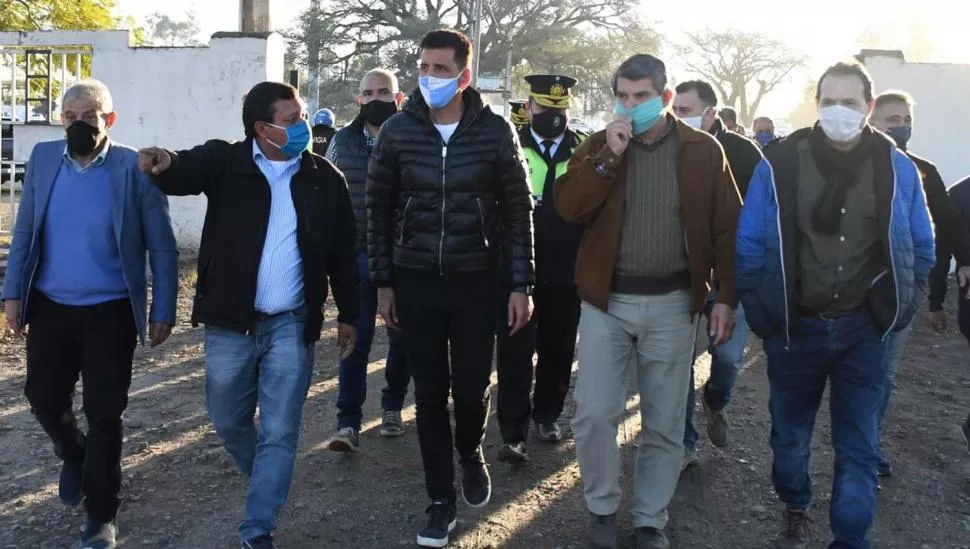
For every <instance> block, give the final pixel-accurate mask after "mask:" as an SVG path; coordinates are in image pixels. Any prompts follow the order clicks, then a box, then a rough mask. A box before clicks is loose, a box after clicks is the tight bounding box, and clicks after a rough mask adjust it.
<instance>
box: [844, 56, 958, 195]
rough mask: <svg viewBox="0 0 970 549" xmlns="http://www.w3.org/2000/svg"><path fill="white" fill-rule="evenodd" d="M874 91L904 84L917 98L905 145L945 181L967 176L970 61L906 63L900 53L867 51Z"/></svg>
mask: <svg viewBox="0 0 970 549" xmlns="http://www.w3.org/2000/svg"><path fill="white" fill-rule="evenodd" d="M862 62H863V63H864V64H865V65H866V67H867V68H868V69H869V71H870V72H871V73H872V79H873V82H874V84H875V90H874V91H875V93H877V94H878V93H880V92H883V91H885V90H888V89H902V90H904V91H906V92H908V93H909V94H910V95H912V96H913V98H914V99H915V100H916V107H915V108H914V113H913V138H912V141H910V145H909V149H910V150H911V151H913V152H914V153H915V154H918V155H920V156H922V157H924V158H926V159H928V160H930V161H932V162H934V163H935V164H936V165H937V167H939V169H940V173H941V174H942V175H943V181H945V182H946V184H947V186H949V185H953V184H954V183H957V182H959V181H961V180H962V179H963V178H965V177H967V176H970V154H968V148H967V142H966V139H964V138H963V136H964V135H965V133H966V132H967V128H968V127H970V109H966V108H963V106H964V105H965V104H966V99H967V94H968V93H970V65H957V64H949V63H908V62H906V61H905V60H903V59H901V58H900V56H898V55H891V54H888V53H887V54H885V55H878V54H876V55H869V56H866V57H863V58H862Z"/></svg>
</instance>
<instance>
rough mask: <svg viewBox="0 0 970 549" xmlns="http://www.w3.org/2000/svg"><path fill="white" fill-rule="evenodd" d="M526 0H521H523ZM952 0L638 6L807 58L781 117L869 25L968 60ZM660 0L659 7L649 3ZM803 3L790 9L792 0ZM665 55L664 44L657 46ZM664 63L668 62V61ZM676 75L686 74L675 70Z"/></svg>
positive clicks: (281, 7) (209, 27) (681, 24)
mask: <svg viewBox="0 0 970 549" xmlns="http://www.w3.org/2000/svg"><path fill="white" fill-rule="evenodd" d="M525 1H528V0H525ZM272 2H273V5H272V17H273V21H272V23H273V25H274V27H277V28H289V27H291V26H292V25H293V22H294V20H295V18H296V17H297V16H298V15H299V13H300V12H301V11H302V10H303V9H305V8H307V7H309V5H310V2H311V0H272ZM118 4H119V11H120V12H121V14H122V15H132V16H134V17H135V18H136V20H138V21H139V22H143V21H144V17H145V16H147V15H148V14H150V13H152V12H154V11H161V12H163V13H167V14H168V15H170V16H171V17H174V18H177V19H180V18H183V17H184V14H185V13H186V12H187V11H189V10H194V11H195V14H196V17H197V20H198V23H199V27H200V29H201V31H202V35H203V37H208V36H209V35H211V34H212V33H214V32H217V31H234V30H238V25H239V0H204V1H199V0H165V2H155V1H151V0H119V1H118ZM961 4H963V2H959V1H957V0H918V1H917V2H913V1H912V0H814V1H813V2H810V3H809V2H805V3H802V2H794V1H793V0H691V1H690V2H683V3H670V2H663V3H660V2H651V1H648V0H642V4H641V6H642V7H641V11H642V13H643V14H644V15H645V16H647V18H648V19H650V20H652V21H655V22H657V29H658V30H659V31H661V33H663V34H664V35H665V36H666V37H669V39H671V40H677V39H679V34H680V32H681V31H682V30H699V29H702V28H704V27H708V26H717V27H732V28H736V29H740V30H745V31H756V32H761V33H764V34H767V35H770V36H772V37H774V38H776V39H778V40H780V41H782V42H784V43H786V44H787V45H788V46H789V47H790V48H792V49H794V50H796V51H798V52H799V53H803V54H805V55H807V56H808V57H809V58H810V64H809V67H808V69H807V70H806V71H803V72H802V73H801V74H798V75H796V76H795V77H794V79H793V81H792V82H791V84H789V85H787V86H785V87H784V88H783V89H780V90H779V91H777V92H775V93H773V94H771V95H769V96H767V98H766V99H765V101H764V102H763V103H762V108H761V110H760V114H764V115H768V116H773V117H783V116H785V115H787V114H788V112H789V111H791V109H792V108H793V107H794V106H795V105H796V104H797V103H798V102H799V101H800V100H801V93H802V91H803V90H804V87H805V84H806V83H807V82H808V81H809V79H814V78H816V77H817V75H818V73H820V72H821V71H822V70H823V69H824V67H825V66H827V65H829V64H831V63H833V62H835V61H838V60H840V59H845V58H847V57H849V56H851V55H854V54H856V53H858V51H859V45H858V44H857V38H858V37H859V36H860V35H861V34H862V33H863V31H864V30H866V27H869V26H871V27H873V28H875V29H876V30H878V31H880V32H881V33H885V34H886V35H887V36H889V37H891V36H898V37H899V44H882V45H881V46H884V47H893V48H894V49H902V50H904V53H905V50H906V47H907V45H908V42H909V40H910V38H909V33H910V29H911V28H913V27H914V26H916V27H919V28H920V29H921V30H923V31H924V32H925V34H926V35H927V36H928V37H929V38H930V39H931V40H932V41H933V42H934V44H935V46H936V52H937V53H936V55H935V56H934V57H933V58H931V59H928V61H934V62H964V63H970V48H968V47H967V45H966V38H965V37H964V36H965V28H966V23H965V22H966V20H967V15H970V8H963V7H959V6H961ZM656 5H662V6H663V9H662V10H661V11H656V10H655V9H654V8H653V6H656ZM796 5H798V6H805V7H803V8H802V9H793V8H794V6H796ZM664 53H665V54H666V55H665V57H668V59H670V61H673V59H672V58H671V54H670V53H669V52H664ZM669 64H670V65H671V69H672V70H677V69H676V63H669ZM677 76H678V79H680V80H683V79H685V78H686V77H688V76H690V75H686V74H684V75H680V74H678V75H677Z"/></svg>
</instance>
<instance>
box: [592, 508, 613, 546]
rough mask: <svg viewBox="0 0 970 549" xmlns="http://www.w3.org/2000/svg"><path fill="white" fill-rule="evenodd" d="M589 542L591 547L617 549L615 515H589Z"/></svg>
mask: <svg viewBox="0 0 970 549" xmlns="http://www.w3.org/2000/svg"><path fill="white" fill-rule="evenodd" d="M589 543H590V546H592V547H593V549H618V547H619V546H620V545H619V543H618V541H617V535H616V515H595V514H593V515H591V516H590V524H589Z"/></svg>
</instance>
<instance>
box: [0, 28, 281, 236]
mask: <svg viewBox="0 0 970 549" xmlns="http://www.w3.org/2000/svg"><path fill="white" fill-rule="evenodd" d="M65 44H86V45H91V46H92V48H93V55H92V63H91V64H92V67H91V72H92V76H93V77H94V78H97V79H98V80H100V81H102V82H104V83H105V84H106V85H107V86H108V88H109V89H110V90H111V93H112V96H113V98H114V106H115V111H116V112H117V113H118V122H117V124H116V125H115V127H114V128H113V129H112V131H111V137H112V139H114V140H115V141H118V142H120V143H124V144H126V145H129V146H132V147H144V146H148V145H159V146H162V147H166V148H170V149H179V148H188V147H192V146H194V145H197V144H200V143H202V142H204V141H206V140H208V139H217V138H218V139H229V140H234V139H241V138H242V137H243V127H242V102H243V97H244V96H245V95H246V92H248V91H249V89H250V88H251V87H252V86H253V85H255V84H257V83H259V82H263V81H266V80H275V81H282V80H283V79H284V74H283V72H284V71H283V51H284V45H283V39H282V37H281V36H280V35H278V34H269V35H241V34H239V33H217V34H216V35H213V37H212V40H211V41H210V43H209V45H208V46H204V47H197V48H154V47H152V48H132V47H130V46H129V33H128V31H50V32H31V33H16V32H0V45H17V46H58V45H65ZM14 135H15V152H14V155H15V158H16V159H17V160H26V159H27V158H28V156H29V153H30V149H31V148H33V144H34V143H36V142H37V141H42V140H47V139H58V138H60V137H61V136H63V128H62V127H60V126H57V125H54V126H27V125H24V126H17V127H16V128H15V130H14ZM170 206H171V213H172V223H173V225H174V227H175V233H176V237H177V238H178V240H179V244H180V245H181V246H183V247H185V248H190V249H194V248H198V245H199V240H200V238H201V235H202V221H203V218H204V216H205V198H204V197H187V198H171V199H170Z"/></svg>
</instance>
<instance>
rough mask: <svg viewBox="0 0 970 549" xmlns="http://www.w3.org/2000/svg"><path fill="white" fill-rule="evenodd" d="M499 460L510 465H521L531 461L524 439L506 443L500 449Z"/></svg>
mask: <svg viewBox="0 0 970 549" xmlns="http://www.w3.org/2000/svg"><path fill="white" fill-rule="evenodd" d="M498 460H499V461H501V462H502V463H508V464H509V465H519V464H521V463H525V462H527V461H529V453H528V452H526V451H525V443H524V442H522V441H519V442H511V443H508V444H504V445H503V446H502V448H501V449H500V450H499V451H498Z"/></svg>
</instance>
